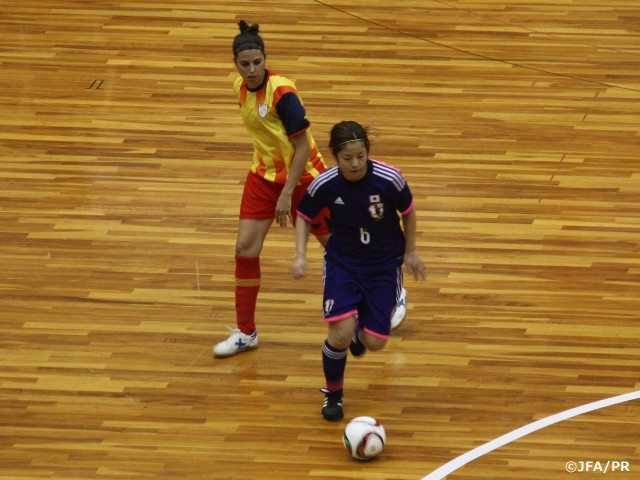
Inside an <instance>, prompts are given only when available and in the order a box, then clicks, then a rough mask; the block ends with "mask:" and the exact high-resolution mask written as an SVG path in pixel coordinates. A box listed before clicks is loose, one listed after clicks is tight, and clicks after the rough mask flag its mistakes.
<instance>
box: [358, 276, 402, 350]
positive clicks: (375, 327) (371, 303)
mask: <svg viewBox="0 0 640 480" xmlns="http://www.w3.org/2000/svg"><path fill="white" fill-rule="evenodd" d="M361 283H362V291H363V295H364V302H363V303H362V305H361V306H360V308H359V309H358V312H359V315H358V322H359V337H358V339H359V341H360V343H361V344H362V345H363V346H364V347H365V348H366V349H367V350H371V351H376V350H381V349H382V348H384V346H385V345H386V344H387V340H388V339H389V336H390V335H391V312H392V311H393V309H394V307H395V304H396V298H397V297H396V286H397V272H395V271H390V272H388V273H387V274H379V275H367V276H366V278H363V279H361Z"/></svg>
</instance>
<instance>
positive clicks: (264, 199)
mask: <svg viewBox="0 0 640 480" xmlns="http://www.w3.org/2000/svg"><path fill="white" fill-rule="evenodd" d="M278 195H279V189H278V186H276V185H274V184H273V183H272V182H267V181H265V180H264V179H262V178H260V177H258V176H257V175H255V174H252V173H249V174H248V175H247V180H246V182H245V187H244V191H243V194H242V203H241V205H240V221H239V225H238V235H237V238H236V253H235V260H236V268H235V279H236V285H235V301H236V325H237V326H236V328H235V329H231V335H230V336H229V338H227V340H225V341H223V342H220V343H218V344H217V345H216V346H215V347H214V348H213V355H214V356H215V357H218V358H223V357H230V356H232V355H235V354H236V353H240V352H244V351H246V350H252V349H254V348H257V347H258V334H257V332H256V325H255V310H256V302H257V299H258V292H259V291H260V280H261V273H260V252H261V251H262V247H263V245H264V240H265V238H266V236H267V233H268V232H269V227H270V226H271V224H272V223H273V219H274V218H275V205H276V202H277V198H278Z"/></svg>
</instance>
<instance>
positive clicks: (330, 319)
mask: <svg viewBox="0 0 640 480" xmlns="http://www.w3.org/2000/svg"><path fill="white" fill-rule="evenodd" d="M357 313H358V310H356V309H353V310H351V311H350V312H347V313H341V314H340V315H336V316H335V317H327V318H325V319H324V321H325V322H339V321H340V320H344V319H345V318H349V317H352V316H354V315H355V314H357Z"/></svg>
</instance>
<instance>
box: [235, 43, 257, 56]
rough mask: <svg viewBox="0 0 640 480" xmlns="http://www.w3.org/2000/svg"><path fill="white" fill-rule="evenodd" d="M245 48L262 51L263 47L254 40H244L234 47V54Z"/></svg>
mask: <svg viewBox="0 0 640 480" xmlns="http://www.w3.org/2000/svg"><path fill="white" fill-rule="evenodd" d="M245 50H260V51H261V52H263V53H264V47H263V46H262V45H260V44H258V43H255V42H246V43H241V44H240V45H238V46H237V47H236V48H235V52H234V53H235V54H236V55H238V54H239V53H240V52H244V51H245Z"/></svg>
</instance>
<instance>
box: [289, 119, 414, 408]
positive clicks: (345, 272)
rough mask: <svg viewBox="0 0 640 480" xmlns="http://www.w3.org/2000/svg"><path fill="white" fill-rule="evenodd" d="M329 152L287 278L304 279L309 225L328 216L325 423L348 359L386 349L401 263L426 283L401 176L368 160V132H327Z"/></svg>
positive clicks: (309, 197)
mask: <svg viewBox="0 0 640 480" xmlns="http://www.w3.org/2000/svg"><path fill="white" fill-rule="evenodd" d="M329 148H330V149H331V152H332V153H333V156H334V159H335V160H336V164H337V165H336V166H334V167H332V168H330V169H328V170H327V171H325V172H323V173H321V174H320V175H318V177H316V178H315V179H314V180H313V181H312V182H311V184H310V185H309V187H308V190H307V192H306V194H305V196H304V197H303V199H302V201H301V202H300V204H299V205H298V208H297V213H298V219H299V221H298V222H297V225H296V259H295V262H294V264H293V267H292V275H293V277H294V278H300V277H302V276H304V274H305V271H306V268H307V260H306V250H307V243H308V240H309V234H310V231H311V222H312V221H313V219H314V218H315V217H316V215H317V214H318V212H320V211H321V210H322V209H323V208H325V207H326V208H328V209H329V210H330V211H331V224H330V229H331V237H330V238H329V241H328V243H327V245H326V249H325V254H324V255H325V264H324V295H323V297H324V298H323V311H324V319H325V321H326V322H327V324H328V326H329V329H328V334H327V339H326V341H325V343H324V345H323V349H322V360H323V369H324V375H325V379H326V388H325V389H322V391H323V392H324V393H325V399H324V404H323V407H322V416H323V417H324V418H325V419H327V420H330V421H339V420H341V419H342V418H343V416H344V414H343V410H342V390H343V385H344V372H345V367H346V363H347V354H348V351H349V350H351V353H352V354H353V355H354V356H359V355H362V354H363V353H364V352H365V351H366V350H371V351H375V350H380V349H382V348H383V347H384V346H385V344H386V342H387V339H388V338H389V336H390V335H391V317H392V314H393V311H394V307H395V305H396V300H397V298H398V296H399V293H400V291H401V289H402V265H403V263H404V264H405V266H406V269H407V272H408V273H410V274H414V275H415V277H416V279H423V280H424V279H425V278H426V270H425V267H424V264H423V263H422V260H421V259H420V256H419V255H418V253H417V251H416V229H417V227H416V225H417V215H416V211H415V208H414V202H413V196H412V194H411V191H410V189H409V186H408V185H407V182H406V180H405V179H404V177H403V176H402V174H401V172H400V171H399V170H398V169H396V168H394V167H392V166H390V165H387V164H385V163H382V162H379V161H376V160H372V159H370V158H369V148H370V143H369V138H368V135H367V129H366V128H364V127H363V126H362V125H360V124H359V123H357V122H352V121H345V122H340V123H338V124H336V125H334V127H333V128H332V130H331V136H330V141H329ZM400 219H402V225H401V221H400ZM300 220H302V221H300Z"/></svg>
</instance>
